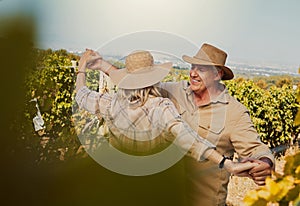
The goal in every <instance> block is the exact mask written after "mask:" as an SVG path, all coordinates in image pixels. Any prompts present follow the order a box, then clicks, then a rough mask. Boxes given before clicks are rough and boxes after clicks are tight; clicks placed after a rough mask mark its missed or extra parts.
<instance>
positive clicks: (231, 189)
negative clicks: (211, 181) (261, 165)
mask: <svg viewBox="0 0 300 206" xmlns="http://www.w3.org/2000/svg"><path fill="white" fill-rule="evenodd" d="M297 151H299V148H296V147H294V148H290V149H288V150H287V152H286V154H285V156H284V157H281V158H278V159H276V167H275V171H276V172H278V173H282V172H283V167H284V164H285V160H284V158H285V157H286V156H289V155H293V154H295V153H296V152H297ZM256 188H259V186H257V185H256V184H255V183H254V182H253V181H252V180H251V179H249V178H246V177H236V176H233V177H231V178H230V181H229V185H228V196H227V204H228V206H241V205H243V199H244V196H245V194H246V193H247V191H249V190H253V189H256Z"/></svg>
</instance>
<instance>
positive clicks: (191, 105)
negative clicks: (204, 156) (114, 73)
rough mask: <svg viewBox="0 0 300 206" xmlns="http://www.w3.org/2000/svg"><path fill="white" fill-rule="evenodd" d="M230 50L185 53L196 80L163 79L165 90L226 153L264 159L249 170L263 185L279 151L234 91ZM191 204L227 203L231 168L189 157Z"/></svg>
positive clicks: (202, 133) (103, 65) (206, 48)
mask: <svg viewBox="0 0 300 206" xmlns="http://www.w3.org/2000/svg"><path fill="white" fill-rule="evenodd" d="M226 58H227V54H226V53H225V52H224V51H222V50H220V49H218V48H216V47H214V46H212V45H209V44H203V45H202V47H201V48H200V50H199V51H198V53H197V54H196V55H195V56H194V57H189V56H186V55H184V56H183V60H184V61H186V62H188V63H190V64H191V66H192V67H191V70H190V80H189V82H187V81H181V82H172V83H171V82H167V83H161V89H162V90H161V92H162V94H163V96H165V97H168V98H170V99H171V100H172V101H173V102H174V103H175V104H176V106H177V109H178V111H179V113H180V114H181V116H182V117H183V119H184V120H185V121H186V122H187V123H188V124H189V125H190V126H191V127H192V128H193V129H194V130H195V131H197V132H198V134H199V135H200V136H202V137H204V138H206V139H208V140H209V141H211V142H212V143H213V144H215V145H216V148H217V151H218V152H219V153H221V154H223V155H224V157H225V158H229V157H232V156H233V154H234V152H236V154H237V155H238V156H239V158H241V159H242V160H243V161H253V162H256V163H257V164H258V166H256V167H255V168H253V169H252V170H250V171H248V172H247V174H245V176H247V175H248V176H249V177H251V178H252V179H253V180H254V182H255V183H256V184H258V185H263V184H264V181H265V179H266V177H267V176H270V175H271V171H272V169H273V168H274V157H273V155H272V154H271V151H270V150H269V148H268V147H267V146H266V145H264V144H263V143H262V142H261V141H260V139H259V135H258V133H257V131H256V130H255V128H254V126H253V123H252V121H251V119H250V116H249V112H248V110H247V109H246V107H245V106H243V105H242V104H241V103H239V102H238V101H237V100H236V99H234V98H233V97H232V96H230V95H229V94H228V91H227V89H226V88H225V86H224V85H223V84H222V83H221V80H230V79H232V78H233V76H234V75H233V73H232V71H231V70H230V69H229V68H228V67H226V66H225V62H226ZM88 66H90V67H91V68H92V67H94V68H96V67H98V68H99V67H100V68H101V70H102V71H104V72H105V73H107V74H109V72H110V71H111V70H114V69H116V68H115V67H112V66H111V65H110V64H108V63H107V62H105V61H99V62H98V63H96V62H94V63H90V65H88ZM185 168H186V183H187V184H186V185H187V193H186V194H187V201H188V205H192V206H194V205H205V206H210V205H225V202H226V197H227V185H228V182H229V176H230V174H229V173H228V172H226V171H225V170H224V169H222V168H218V167H216V166H215V165H214V164H213V163H212V162H210V161H203V162H201V163H199V162H196V161H194V160H193V159H191V158H188V157H186V158H185Z"/></svg>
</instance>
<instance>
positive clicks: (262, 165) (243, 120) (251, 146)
mask: <svg viewBox="0 0 300 206" xmlns="http://www.w3.org/2000/svg"><path fill="white" fill-rule="evenodd" d="M240 109H241V108H240ZM236 111H241V112H237V114H238V115H240V118H238V119H239V120H238V121H237V122H236V124H235V125H234V127H233V131H232V135H231V141H232V144H233V146H234V149H235V151H236V152H237V153H238V155H239V156H240V157H241V158H244V160H243V162H245V161H251V162H255V163H257V164H258V165H257V166H256V167H254V168H253V169H251V170H250V171H249V172H248V173H249V175H251V177H252V179H253V180H254V182H255V183H256V184H258V185H264V184H265V179H266V177H268V176H270V175H271V174H272V171H273V170H274V168H275V159H274V156H273V155H272V153H271V151H270V149H269V148H268V146H267V145H265V144H264V143H262V142H261V141H260V138H259V135H258V133H257V131H256V129H255V128H254V125H253V123H252V121H251V118H250V115H249V112H248V111H247V110H246V109H243V108H242V109H241V110H236Z"/></svg>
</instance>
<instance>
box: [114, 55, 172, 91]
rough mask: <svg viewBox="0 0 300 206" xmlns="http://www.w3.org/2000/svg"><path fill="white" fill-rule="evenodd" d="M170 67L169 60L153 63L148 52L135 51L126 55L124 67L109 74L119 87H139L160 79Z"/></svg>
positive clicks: (149, 84)
mask: <svg viewBox="0 0 300 206" xmlns="http://www.w3.org/2000/svg"><path fill="white" fill-rule="evenodd" d="M171 68H172V63H171V62H168V63H163V64H154V60H153V56H152V55H151V53H150V52H148V51H136V52H133V53H131V54H129V55H128V56H127V57H126V60H125V68H124V69H118V70H113V71H111V72H110V73H109V76H110V77H111V80H112V81H113V83H114V84H116V85H117V86H118V87H119V88H123V89H140V88H144V87H149V86H151V85H154V84H156V83H158V82H159V81H161V80H162V79H163V78H164V77H165V76H167V74H168V73H169V71H170V69H171Z"/></svg>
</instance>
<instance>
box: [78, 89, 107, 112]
mask: <svg viewBox="0 0 300 206" xmlns="http://www.w3.org/2000/svg"><path fill="white" fill-rule="evenodd" d="M111 99H112V98H111V96H110V95H109V94H107V93H104V94H100V93H98V92H95V91H92V90H90V89H88V88H87V87H86V86H84V87H82V88H80V89H79V91H78V92H77V94H76V96H75V100H76V102H77V104H78V106H79V108H83V109H85V110H87V111H88V112H90V113H92V114H99V113H100V115H104V114H106V111H107V107H108V106H109V105H110V103H111Z"/></svg>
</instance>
